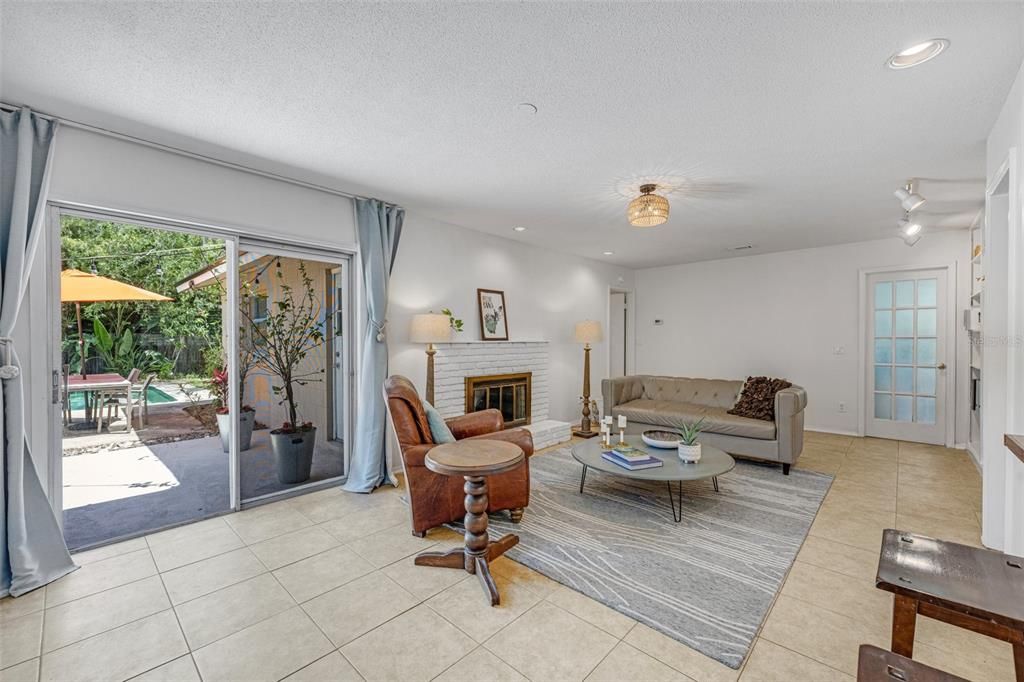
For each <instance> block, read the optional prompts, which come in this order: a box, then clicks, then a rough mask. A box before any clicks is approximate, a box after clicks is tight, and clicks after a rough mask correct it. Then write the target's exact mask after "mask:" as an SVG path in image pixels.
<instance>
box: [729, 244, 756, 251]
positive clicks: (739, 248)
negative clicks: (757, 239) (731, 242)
mask: <svg viewBox="0 0 1024 682" xmlns="http://www.w3.org/2000/svg"><path fill="white" fill-rule="evenodd" d="M752 248H754V245H753V244H743V245H742V246H730V247H729V250H730V251H747V250H748V249H752Z"/></svg>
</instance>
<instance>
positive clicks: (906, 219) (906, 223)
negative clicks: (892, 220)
mask: <svg viewBox="0 0 1024 682" xmlns="http://www.w3.org/2000/svg"><path fill="white" fill-rule="evenodd" d="M896 224H897V225H899V228H900V233H901V234H902V235H903V237H904V239H905V238H907V237H913V236H916V235H918V234H920V232H921V223H918V222H915V221H913V220H911V219H910V214H909V213H907V214H906V215H905V216H903V220H901V221H899V222H898V223H896Z"/></svg>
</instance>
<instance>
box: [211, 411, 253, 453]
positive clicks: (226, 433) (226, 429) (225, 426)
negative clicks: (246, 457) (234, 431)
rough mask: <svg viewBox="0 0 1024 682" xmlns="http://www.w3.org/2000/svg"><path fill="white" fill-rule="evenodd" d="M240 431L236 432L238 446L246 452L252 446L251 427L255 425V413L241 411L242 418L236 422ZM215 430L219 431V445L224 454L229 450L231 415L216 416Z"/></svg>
mask: <svg viewBox="0 0 1024 682" xmlns="http://www.w3.org/2000/svg"><path fill="white" fill-rule="evenodd" d="M238 421H239V423H240V425H241V430H240V431H239V432H238V445H239V448H241V449H242V450H248V449H249V447H250V446H251V445H252V425H253V424H255V423H256V413H255V412H252V411H250V410H242V418H241V419H239V420H238ZM217 428H218V429H220V444H221V446H223V448H224V452H227V451H228V450H230V449H231V415H230V414H218V415H217Z"/></svg>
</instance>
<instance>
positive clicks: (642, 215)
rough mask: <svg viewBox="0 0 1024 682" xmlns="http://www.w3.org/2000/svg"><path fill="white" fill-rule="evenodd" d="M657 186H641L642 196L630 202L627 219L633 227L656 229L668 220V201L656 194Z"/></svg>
mask: <svg viewBox="0 0 1024 682" xmlns="http://www.w3.org/2000/svg"><path fill="white" fill-rule="evenodd" d="M656 189H658V186H657V185H654V184H646V185H640V196H638V197H637V198H636V199H633V201H631V202H629V208H628V209H627V210H626V217H628V218H629V224H630V225H632V226H633V227H655V226H657V225H661V224H662V223H664V222H665V221H666V220H668V199H666V198H665V197H663V196H661V195H660V194H655V193H654V190H656Z"/></svg>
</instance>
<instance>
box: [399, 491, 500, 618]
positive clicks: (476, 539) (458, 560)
mask: <svg viewBox="0 0 1024 682" xmlns="http://www.w3.org/2000/svg"><path fill="white" fill-rule="evenodd" d="M465 479H466V483H465V485H464V486H463V488H462V489H463V490H464V491H465V493H466V498H465V505H466V516H465V518H464V519H463V525H464V526H465V528H466V531H465V541H464V546H463V547H460V548H458V549H452V550H449V551H447V552H423V553H422V554H419V555H417V556H416V558H415V559H414V563H415V564H416V565H417V566H435V567H439V568H462V569H465V570H466V571H467V572H468V573H473V574H475V575H476V576H477V578H479V579H480V585H481V586H482V587H483V589H484V594H486V595H487V598H488V599H490V602H491V606H497V605H498V604H500V603H501V596H500V595H499V594H498V587H497V585H495V584H494V578H492V577H491V569H490V566H489V565H488V561H493V560H494V559H497V558H498V557H500V556H501V555H502V554H504V553H505V552H506V551H507V550H508V549H509V548H510V547H514V546H515V545H516V544H517V543H518V542H519V537H518V536H516V535H512V534H508V535H505V536H504V537H502V538H500V539H498V540H495V541H494V542H491V541H490V538H489V537H488V535H487V524H488V518H487V479H486V478H484V477H483V476H466V477H465Z"/></svg>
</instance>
